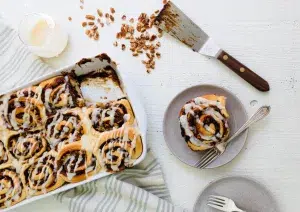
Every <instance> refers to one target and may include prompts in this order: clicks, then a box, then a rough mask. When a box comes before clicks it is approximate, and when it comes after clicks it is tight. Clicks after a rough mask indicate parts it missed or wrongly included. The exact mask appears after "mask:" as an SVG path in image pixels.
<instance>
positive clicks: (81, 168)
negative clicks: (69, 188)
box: [57, 142, 99, 183]
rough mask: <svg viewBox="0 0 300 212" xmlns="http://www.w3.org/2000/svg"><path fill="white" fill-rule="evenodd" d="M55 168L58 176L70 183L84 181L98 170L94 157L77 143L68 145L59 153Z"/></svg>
mask: <svg viewBox="0 0 300 212" xmlns="http://www.w3.org/2000/svg"><path fill="white" fill-rule="evenodd" d="M57 166H58V173H59V174H60V176H61V177H62V178H63V179H64V180H65V181H66V182H70V183H76V182H80V181H82V180H85V179H87V178H88V177H89V176H92V175H94V174H96V173H97V172H98V169H99V166H98V165H97V160H96V157H95V156H94V155H93V154H92V153H91V152H89V151H87V150H85V149H83V148H82V145H81V143H78V142H77V143H71V144H68V145H66V146H64V147H63V148H62V149H61V150H60V151H59V153H58V156H57Z"/></svg>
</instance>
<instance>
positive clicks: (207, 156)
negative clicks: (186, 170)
mask: <svg viewBox="0 0 300 212" xmlns="http://www.w3.org/2000/svg"><path fill="white" fill-rule="evenodd" d="M215 153H216V152H215V150H214V149H210V150H209V151H208V152H207V153H206V154H205V155H203V156H202V157H201V158H200V161H199V162H198V163H197V166H196V167H199V166H201V165H202V164H203V163H204V161H206V160H207V159H208V158H210V157H211V156H213V155H214V154H215Z"/></svg>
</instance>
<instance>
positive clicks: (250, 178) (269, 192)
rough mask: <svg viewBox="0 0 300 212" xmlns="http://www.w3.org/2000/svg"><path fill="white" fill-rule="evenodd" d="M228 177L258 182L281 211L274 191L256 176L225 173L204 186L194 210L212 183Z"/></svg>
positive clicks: (277, 209) (277, 211) (194, 209)
mask: <svg viewBox="0 0 300 212" xmlns="http://www.w3.org/2000/svg"><path fill="white" fill-rule="evenodd" d="M228 178H242V179H246V180H249V181H252V182H254V183H256V184H258V185H259V186H260V187H262V188H263V189H264V190H265V191H266V192H267V194H268V195H269V196H270V197H271V199H272V201H273V202H274V203H275V204H274V205H275V207H276V208H275V210H276V211H275V212H279V211H280V210H279V205H278V202H277V200H276V198H274V195H273V194H272V192H271V191H270V189H269V188H268V187H267V186H265V185H264V184H262V183H261V182H259V181H258V180H256V179H255V178H253V177H248V176H246V175H234V174H232V175H225V176H222V177H218V178H216V179H214V180H213V181H211V182H209V183H208V184H207V185H206V186H204V188H203V189H202V190H201V191H200V193H199V194H198V196H197V198H196V201H195V203H194V206H193V212H196V208H195V207H196V204H197V202H198V200H199V199H200V196H201V195H202V194H203V192H204V191H205V190H206V189H207V188H208V187H209V186H211V185H212V184H214V183H216V182H218V181H221V180H225V179H228Z"/></svg>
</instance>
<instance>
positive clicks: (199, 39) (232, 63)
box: [155, 1, 270, 91]
mask: <svg viewBox="0 0 300 212" xmlns="http://www.w3.org/2000/svg"><path fill="white" fill-rule="evenodd" d="M155 24H156V25H157V26H158V27H159V28H160V29H162V30H164V31H166V32H167V33H169V34H170V35H172V36H174V37H175V38H177V39H178V40H180V41H181V42H182V43H184V44H186V45H187V46H189V47H190V48H192V49H193V50H194V51H195V52H199V53H201V54H203V55H206V56H210V57H214V58H217V59H218V60H220V61H221V62H222V63H223V64H224V65H226V66H227V67H228V68H230V69H231V70H232V71H234V72H235V73H236V74H238V75H239V76H240V77H242V78H243V79H244V80H246V81H247V82H248V83H250V84H251V85H253V86H254V87H255V88H257V89H258V90H260V91H269V90H270V87H269V84H268V82H267V81H266V80H264V79H263V78H261V77H260V76H258V75H257V74H256V73H254V72H253V71H251V70H250V69H249V68H248V67H247V66H245V65H243V64H242V63H240V62H239V61H238V60H236V59H235V58H234V57H232V56H231V55H230V54H228V53H227V52H225V51H224V50H222V49H221V48H220V47H219V46H218V45H217V44H216V43H215V42H214V41H213V40H212V39H211V38H210V37H209V36H208V35H207V34H206V33H205V32H204V31H203V30H202V29H201V28H200V27H199V26H197V25H196V24H195V23H194V22H193V21H192V20H191V19H190V18H189V17H187V16H186V15H185V14H184V13H183V12H182V11H181V10H180V9H179V8H178V7H177V6H176V5H174V4H173V3H172V2H170V1H169V2H168V3H167V4H165V5H164V8H163V9H162V10H161V11H160V13H159V14H158V16H157V17H156V20H155Z"/></svg>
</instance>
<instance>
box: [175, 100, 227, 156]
mask: <svg viewBox="0 0 300 212" xmlns="http://www.w3.org/2000/svg"><path fill="white" fill-rule="evenodd" d="M228 118H229V115H228V113H227V111H226V108H225V97H223V96H216V95H206V96H202V97H197V98H195V99H193V100H191V101H189V102H187V103H186V104H185V105H184V106H183V108H182V109H181V111H180V115H179V122H180V127H181V131H182V136H183V137H184V138H185V140H186V142H188V145H189V146H190V148H191V149H192V150H196V151H197V150H205V149H209V148H212V147H213V146H215V145H216V144H217V143H221V142H224V141H225V140H226V139H227V138H228V135H229V132H230V131H229V126H228Z"/></svg>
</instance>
